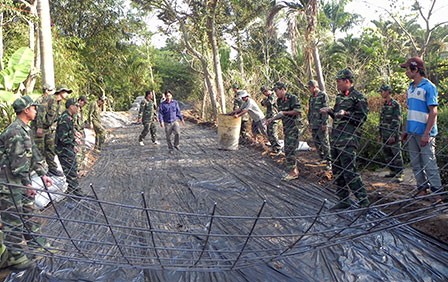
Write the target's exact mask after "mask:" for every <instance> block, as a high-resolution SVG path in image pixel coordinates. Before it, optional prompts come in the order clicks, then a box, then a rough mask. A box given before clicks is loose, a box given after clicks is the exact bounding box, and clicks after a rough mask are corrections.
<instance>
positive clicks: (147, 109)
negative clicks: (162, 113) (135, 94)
mask: <svg viewBox="0 0 448 282" xmlns="http://www.w3.org/2000/svg"><path fill="white" fill-rule="evenodd" d="M140 118H141V119H142V124H143V131H142V132H141V134H140V136H139V137H138V141H139V142H141V141H143V139H145V137H146V135H147V134H148V132H151V141H152V142H153V143H155V142H156V141H157V127H156V122H155V120H157V110H156V106H155V104H154V102H153V101H152V100H146V98H145V99H143V100H142V102H141V103H140V110H139V112H138V119H140ZM154 119H155V120H154Z"/></svg>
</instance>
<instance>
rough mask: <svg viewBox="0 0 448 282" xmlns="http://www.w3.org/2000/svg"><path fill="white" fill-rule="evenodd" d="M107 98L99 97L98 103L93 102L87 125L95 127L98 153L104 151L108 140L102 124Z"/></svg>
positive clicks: (90, 106)
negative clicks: (105, 142)
mask: <svg viewBox="0 0 448 282" xmlns="http://www.w3.org/2000/svg"><path fill="white" fill-rule="evenodd" d="M106 99H107V98H106V96H99V97H98V99H97V100H96V101H92V102H91V103H90V105H89V114H88V118H87V123H88V124H89V126H90V127H93V130H94V131H95V148H94V149H95V150H97V151H98V152H99V151H101V150H102V149H103V145H104V141H105V140H106V129H105V128H104V126H103V125H102V124H101V111H102V109H103V105H104V102H105V101H106Z"/></svg>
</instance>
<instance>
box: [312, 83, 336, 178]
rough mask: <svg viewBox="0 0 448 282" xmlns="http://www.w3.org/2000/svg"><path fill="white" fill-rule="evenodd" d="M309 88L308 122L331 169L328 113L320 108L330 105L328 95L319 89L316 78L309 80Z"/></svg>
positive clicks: (321, 154)
mask: <svg viewBox="0 0 448 282" xmlns="http://www.w3.org/2000/svg"><path fill="white" fill-rule="evenodd" d="M308 89H309V90H310V92H311V96H310V101H309V105H308V122H309V125H310V128H311V133H312V136H313V141H314V144H315V146H316V149H317V152H318V153H319V156H320V158H321V161H323V162H324V163H325V164H326V165H327V170H331V156H330V140H329V137H328V114H326V113H321V112H320V109H322V108H325V107H328V95H327V93H325V92H323V91H321V90H320V89H319V85H318V83H317V81H315V80H310V81H308Z"/></svg>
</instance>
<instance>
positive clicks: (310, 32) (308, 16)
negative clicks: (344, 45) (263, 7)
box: [267, 0, 325, 91]
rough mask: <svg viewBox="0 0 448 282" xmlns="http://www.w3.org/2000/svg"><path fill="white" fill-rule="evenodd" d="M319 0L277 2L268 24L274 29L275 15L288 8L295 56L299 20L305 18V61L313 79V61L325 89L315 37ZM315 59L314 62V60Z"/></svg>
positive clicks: (292, 48) (320, 84)
mask: <svg viewBox="0 0 448 282" xmlns="http://www.w3.org/2000/svg"><path fill="white" fill-rule="evenodd" d="M318 5H319V3H318V1H317V0H300V1H298V2H287V1H281V2H279V3H276V4H275V5H274V6H273V8H272V10H271V12H270V13H269V15H268V19H267V26H268V29H269V30H272V26H273V21H274V18H275V16H276V15H277V14H278V13H279V12H280V11H281V10H283V9H287V15H288V32H289V37H290V40H291V50H292V52H293V55H294V57H296V56H297V45H296V44H297V35H298V28H297V21H298V20H300V19H303V18H305V20H306V23H307V26H306V28H305V31H304V37H305V45H306V46H305V49H304V53H305V56H304V57H305V62H306V68H307V71H306V72H307V76H308V79H313V63H314V70H315V72H316V77H317V81H318V83H319V87H320V89H322V90H323V91H325V83H324V79H323V74H322V66H321V63H320V56H319V49H318V47H317V42H316V38H315V34H316V27H317V14H318V10H319V9H318ZM313 61H314V62H313Z"/></svg>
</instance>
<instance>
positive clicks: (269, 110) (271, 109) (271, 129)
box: [261, 93, 282, 152]
mask: <svg viewBox="0 0 448 282" xmlns="http://www.w3.org/2000/svg"><path fill="white" fill-rule="evenodd" d="M276 100H277V97H276V96H275V94H274V93H271V94H270V95H269V96H267V97H266V98H265V99H263V101H261V105H262V106H264V107H266V119H270V118H272V117H274V116H275V115H276V114H277V113H278V111H277V105H276V104H275V102H276ZM267 133H268V139H269V142H270V143H271V148H272V151H274V152H279V151H280V150H281V149H282V146H281V145H280V143H279V141H278V120H274V121H272V122H271V123H269V124H268V127H267Z"/></svg>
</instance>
